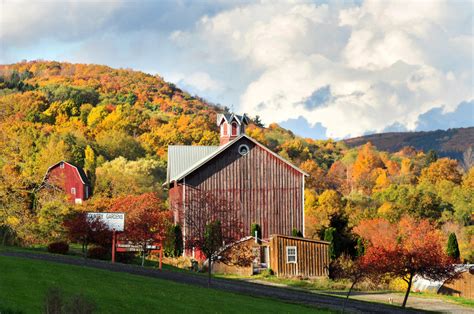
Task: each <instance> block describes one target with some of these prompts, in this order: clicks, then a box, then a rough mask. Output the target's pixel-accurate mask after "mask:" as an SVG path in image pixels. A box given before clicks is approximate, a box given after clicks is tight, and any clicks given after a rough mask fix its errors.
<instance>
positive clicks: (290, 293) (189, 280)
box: [0, 252, 467, 313]
mask: <svg viewBox="0 0 474 314" xmlns="http://www.w3.org/2000/svg"><path fill="white" fill-rule="evenodd" d="M1 255H3V256H13V257H20V258H29V259H34V260H44V261H50V262H56V263H62V264H69V265H77V266H87V267H93V268H98V269H104V270H109V271H115V272H125V273H130V274H135V275H140V276H146V277H152V278H160V279H165V280H172V281H175V282H179V283H184V284H190V285H196V286H201V287H206V286H207V278H206V277H205V276H200V275H195V274H192V273H188V272H175V271H167V270H162V271H160V270H157V269H150V268H142V267H139V266H136V265H126V264H119V263H116V264H111V263H110V262H104V261H98V260H86V259H81V258H73V257H68V256H60V255H50V254H42V253H33V252H31V253H30V252H0V256H1ZM212 288H213V289H218V290H223V291H228V292H234V293H240V294H246V295H251V296H259V297H269V298H274V299H278V300H281V301H285V302H291V303H300V304H306V305H310V306H316V307H322V308H328V309H333V310H342V299H340V298H338V297H332V296H327V295H322V294H317V293H311V292H305V291H298V290H294V289H288V288H282V287H276V286H269V285H263V284H259V283H253V282H245V281H240V280H228V279H217V278H214V279H213V283H212ZM346 310H347V312H350V313H417V312H419V311H418V310H408V309H405V310H402V309H400V308H398V307H394V306H389V305H384V304H375V303H369V302H364V301H361V300H349V302H348V304H347V307H346ZM430 310H435V309H430ZM456 313H459V312H456ZM464 313H467V312H464Z"/></svg>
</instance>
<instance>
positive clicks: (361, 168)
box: [352, 142, 384, 194]
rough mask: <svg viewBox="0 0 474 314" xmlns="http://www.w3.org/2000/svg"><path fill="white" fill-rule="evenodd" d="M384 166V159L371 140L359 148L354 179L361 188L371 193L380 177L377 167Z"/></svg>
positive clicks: (353, 171)
mask: <svg viewBox="0 0 474 314" xmlns="http://www.w3.org/2000/svg"><path fill="white" fill-rule="evenodd" d="M383 167H384V164H383V162H382V159H381V158H380V156H379V155H378V153H377V151H375V149H374V147H373V145H372V144H371V143H370V142H369V143H367V144H365V145H364V146H362V148H361V149H360V150H359V153H358V155H357V159H356V161H355V163H354V167H353V170H352V179H353V180H354V183H355V184H356V186H357V187H358V188H359V189H361V190H362V191H363V192H365V193H367V194H369V193H370V192H371V191H372V188H373V187H374V185H375V181H376V179H377V177H378V173H377V171H376V169H377V168H383Z"/></svg>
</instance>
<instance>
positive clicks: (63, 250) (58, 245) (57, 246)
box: [48, 241, 69, 254]
mask: <svg viewBox="0 0 474 314" xmlns="http://www.w3.org/2000/svg"><path fill="white" fill-rule="evenodd" d="M48 252H49V253H55V254H67V252H69V244H67V242H64V241H58V242H53V243H50V244H49V245H48Z"/></svg>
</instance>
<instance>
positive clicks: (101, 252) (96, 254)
mask: <svg viewBox="0 0 474 314" xmlns="http://www.w3.org/2000/svg"><path fill="white" fill-rule="evenodd" d="M87 257H88V258H93V259H101V260H108V259H109V258H110V255H109V250H107V249H106V248H103V247H101V246H95V247H91V248H90V249H89V250H88V251H87Z"/></svg>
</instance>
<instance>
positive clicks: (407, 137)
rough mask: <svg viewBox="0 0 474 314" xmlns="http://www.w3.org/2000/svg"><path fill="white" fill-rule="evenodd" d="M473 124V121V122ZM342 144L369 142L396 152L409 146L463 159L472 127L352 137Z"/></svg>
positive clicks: (471, 143) (473, 138)
mask: <svg viewBox="0 0 474 314" xmlns="http://www.w3.org/2000/svg"><path fill="white" fill-rule="evenodd" d="M473 123H474V121H473ZM344 142H345V143H346V144H347V145H348V146H350V147H357V146H361V145H364V144H365V143H367V142H371V143H372V144H373V145H374V146H375V147H377V149H379V150H383V151H388V152H397V151H399V150H400V149H402V148H403V147H406V146H411V147H414V148H415V149H417V150H423V151H424V152H428V151H429V150H435V151H437V152H438V154H439V155H440V156H446V157H451V158H455V159H458V160H462V159H463V153H464V152H466V151H467V150H468V148H469V147H474V127H470V128H458V129H449V130H446V131H444V130H437V131H430V132H391V133H380V134H371V135H365V136H360V137H354V138H350V139H347V140H344Z"/></svg>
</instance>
